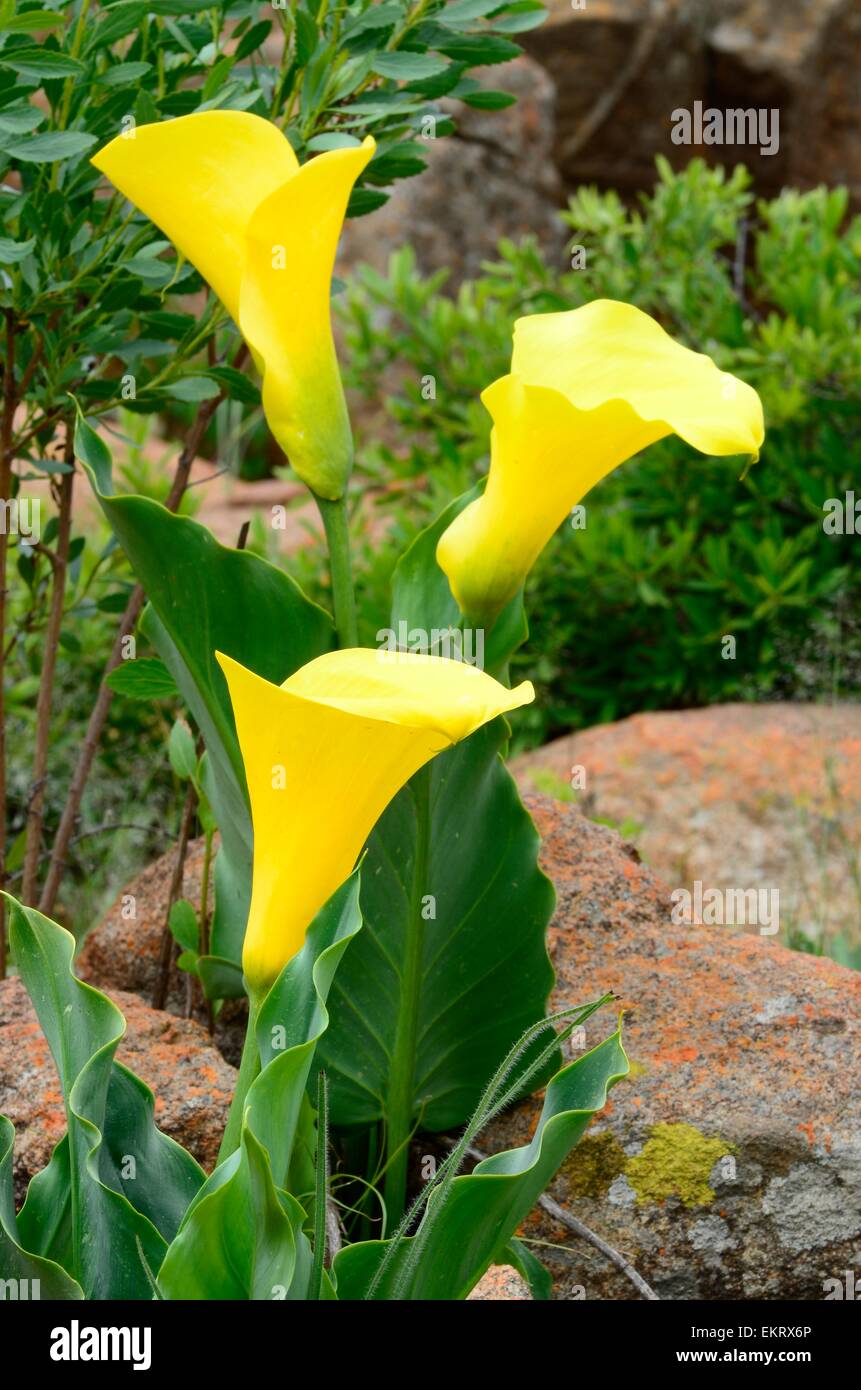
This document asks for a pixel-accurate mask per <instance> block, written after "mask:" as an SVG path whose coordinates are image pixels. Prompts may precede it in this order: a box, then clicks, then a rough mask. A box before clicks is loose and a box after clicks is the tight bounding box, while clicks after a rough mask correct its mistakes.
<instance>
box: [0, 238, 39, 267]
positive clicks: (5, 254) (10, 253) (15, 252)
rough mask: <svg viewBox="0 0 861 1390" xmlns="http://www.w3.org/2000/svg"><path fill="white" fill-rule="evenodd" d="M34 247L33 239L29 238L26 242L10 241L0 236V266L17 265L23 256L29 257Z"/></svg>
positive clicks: (34, 240)
mask: <svg viewBox="0 0 861 1390" xmlns="http://www.w3.org/2000/svg"><path fill="white" fill-rule="evenodd" d="M35 245H36V238H35V237H30V239H29V240H28V241H10V240H9V238H8V237H5V236H0V265H17V264H18V262H19V261H23V259H24V257H25V256H29V254H30V252H31V251H32V250H33V247H34V246H35Z"/></svg>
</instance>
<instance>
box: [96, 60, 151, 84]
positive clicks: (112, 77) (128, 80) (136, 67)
mask: <svg viewBox="0 0 861 1390" xmlns="http://www.w3.org/2000/svg"><path fill="white" fill-rule="evenodd" d="M148 72H152V63H116V64H115V65H114V66H113V67H112V68H108V70H107V72H102V73H99V76H98V78H97V81H98V82H99V83H100V84H101V85H102V86H103V87H131V86H134V85H136V84H137V83H138V82H140V80H141V78H142V77H146V75H147V73H148Z"/></svg>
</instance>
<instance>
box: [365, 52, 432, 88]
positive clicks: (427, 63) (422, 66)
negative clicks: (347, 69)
mask: <svg viewBox="0 0 861 1390" xmlns="http://www.w3.org/2000/svg"><path fill="white" fill-rule="evenodd" d="M447 67H448V63H447V62H446V60H445V59H444V58H439V57H437V56H436V55H434V54H432V53H408V52H405V51H404V50H400V51H398V52H394V53H378V54H377V55H376V57H375V58H374V68H373V70H374V72H375V73H377V75H378V76H379V77H391V78H394V79H395V81H398V82H415V81H417V80H418V79H419V78H423V77H438V76H439V74H440V73H441V72H445V70H446V68H447Z"/></svg>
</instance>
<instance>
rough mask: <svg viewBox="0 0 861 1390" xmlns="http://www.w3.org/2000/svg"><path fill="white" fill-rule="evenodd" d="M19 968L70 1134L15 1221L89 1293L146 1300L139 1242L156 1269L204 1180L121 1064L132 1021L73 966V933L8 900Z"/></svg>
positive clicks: (147, 1092)
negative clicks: (59, 1256) (59, 1257)
mask: <svg viewBox="0 0 861 1390" xmlns="http://www.w3.org/2000/svg"><path fill="white" fill-rule="evenodd" d="M7 901H8V902H9V904H10V907H11V914H10V923H9V936H10V941H11V944H12V948H13V950H14V952H15V960H16V962H17V965H18V969H19V971H20V974H21V978H22V980H23V982H24V985H25V987H26V990H27V993H28V994H29V996H30V999H31V1001H32V1004H33V1007H34V1009H35V1010H36V1014H37V1016H38V1019H39V1023H40V1024H41V1027H42V1031H43V1033H44V1034H45V1038H46V1041H47V1043H48V1046H49V1048H50V1050H51V1054H52V1056H53V1058H54V1063H55V1065H56V1067H57V1072H58V1074H59V1078H60V1085H61V1087H62V1090H63V1097H64V1103H65V1108H66V1124H67V1135H66V1138H65V1139H64V1140H63V1142H62V1143H61V1144H59V1145H58V1146H57V1149H55V1151H54V1154H53V1156H52V1159H51V1162H50V1164H49V1165H48V1168H47V1169H45V1170H44V1171H43V1173H40V1174H37V1176H36V1177H35V1178H34V1179H33V1181H32V1182H31V1184H30V1192H29V1193H28V1196H27V1201H26V1202H25V1204H24V1208H23V1209H22V1211H21V1213H20V1216H19V1219H18V1222H19V1230H20V1232H21V1234H22V1237H23V1238H25V1240H26V1239H27V1238H29V1239H30V1240H31V1241H32V1242H33V1243H35V1241H36V1240H40V1241H41V1242H42V1244H43V1245H44V1246H45V1247H46V1248H45V1249H44V1250H41V1251H40V1252H39V1253H41V1254H47V1253H48V1251H49V1250H50V1251H51V1253H52V1254H53V1252H54V1251H57V1252H58V1253H59V1252H60V1251H61V1250H62V1251H63V1252H64V1253H65V1256H66V1259H68V1262H69V1263H68V1264H66V1262H65V1260H64V1267H65V1268H66V1270H67V1272H68V1273H69V1274H70V1275H71V1276H72V1277H74V1278H75V1279H76V1280H77V1281H78V1282H79V1283H80V1285H81V1287H82V1288H83V1290H84V1293H85V1295H86V1297H88V1298H98V1299H102V1298H131V1299H137V1298H149V1296H150V1292H149V1285H148V1283H147V1280H146V1276H145V1272H144V1269H143V1266H142V1264H141V1258H140V1254H139V1247H140V1249H141V1250H142V1251H143V1253H144V1257H145V1258H146V1261H147V1263H148V1264H149V1266H150V1267H151V1268H152V1269H154V1270H157V1269H158V1268H159V1265H160V1264H161V1260H162V1257H163V1255H164V1252H165V1250H166V1249H167V1245H168V1242H169V1241H170V1239H171V1238H172V1236H173V1234H174V1233H175V1231H176V1229H177V1227H178V1225H179V1221H180V1218H181V1216H182V1215H183V1213H184V1211H185V1209H186V1208H187V1206H188V1204H189V1202H190V1201H191V1199H192V1197H193V1196H194V1194H195V1193H196V1191H197V1190H198V1188H199V1187H200V1185H201V1183H202V1182H203V1177H204V1175H203V1172H202V1170H201V1169H200V1168H199V1166H198V1165H197V1163H196V1162H195V1161H194V1159H193V1158H192V1157H191V1155H190V1154H187V1153H186V1152H185V1150H184V1149H182V1148H181V1147H180V1146H179V1144H176V1143H175V1142H174V1141H173V1140H172V1139H169V1138H168V1136H167V1135H165V1134H162V1133H161V1131H160V1130H158V1129H156V1127H155V1124H154V1121H153V1109H154V1102H153V1096H152V1092H151V1091H150V1090H149V1088H148V1087H147V1086H145V1085H144V1083H143V1082H142V1081H140V1080H139V1079H138V1077H136V1076H134V1075H133V1074H132V1073H131V1072H130V1071H128V1070H127V1069H126V1068H125V1067H123V1066H120V1065H119V1064H117V1063H115V1062H114V1060H113V1059H114V1053H115V1052H116V1048H117V1044H118V1043H119V1041H120V1039H121V1037H122V1036H123V1033H124V1032H125V1020H124V1019H123V1016H122V1014H121V1013H120V1011H119V1009H118V1008H117V1007H116V1005H114V1004H112V1003H111V1001H110V1000H109V999H107V998H106V997H105V995H103V994H100V993H99V991H98V990H96V989H93V988H92V987H91V986H90V985H86V984H84V983H83V982H82V981H81V980H78V979H77V978H76V977H75V975H74V974H73V973H72V958H73V956H74V951H75V942H74V938H73V937H72V936H71V935H70V933H69V932H67V931H65V929H64V928H63V927H59V926H57V924H56V923H55V922H51V921H50V920H49V919H48V918H47V917H43V916H42V914H41V913H39V912H36V911H35V909H33V908H27V907H22V906H21V904H20V903H18V902H16V901H15V899H14V898H7Z"/></svg>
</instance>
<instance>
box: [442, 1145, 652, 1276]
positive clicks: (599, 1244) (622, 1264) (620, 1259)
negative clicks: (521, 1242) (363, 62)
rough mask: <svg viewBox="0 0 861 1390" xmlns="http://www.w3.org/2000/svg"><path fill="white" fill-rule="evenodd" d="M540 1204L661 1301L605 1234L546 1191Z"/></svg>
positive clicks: (475, 1153)
mask: <svg viewBox="0 0 861 1390" xmlns="http://www.w3.org/2000/svg"><path fill="white" fill-rule="evenodd" d="M467 1153H468V1154H469V1156H470V1158H475V1159H478V1160H479V1161H481V1160H482V1159H484V1158H487V1154H485V1153H482V1152H481V1150H480V1149H476V1148H473V1147H470V1148H469V1149H467ZM538 1205H539V1206H540V1207H543V1209H544V1210H545V1211H546V1212H547V1214H548V1216H552V1217H553V1220H554V1221H558V1222H559V1224H560V1225H562V1226H567V1228H568V1230H569V1231H573V1233H574V1234H575V1235H578V1236H579V1237H580V1238H581V1240H585V1241H587V1242H588V1243H589V1245H593V1246H594V1247H595V1249H596V1250H600V1252H601V1254H602V1255H604V1256H606V1258H607V1259H608V1260H610V1261H611V1263H612V1264H614V1265H615V1266H616V1268H617V1269H619V1270H621V1272H622V1273H623V1274H624V1275H625V1276H626V1277H627V1278H628V1279H630V1281H631V1283H632V1284H633V1285H634V1288H635V1289H636V1290H637V1292H638V1293H640V1294H642V1296H643V1298H646V1299H648V1300H649V1301H650V1302H652V1303H660V1301H661V1300H660V1298H659V1297H658V1295H657V1294H656V1293H655V1291H654V1289H653V1288H651V1286H650V1285H649V1284H647V1283H646V1281H645V1279H644V1278H643V1276H642V1274H638V1273H637V1271H636V1270H635V1268H634V1266H633V1265H632V1264H631V1261H630V1260H629V1259H628V1258H627V1256H625V1255H622V1254H621V1253H620V1252H619V1251H618V1250H614V1249H613V1246H612V1245H608V1244H607V1241H606V1240H604V1238H603V1236H599V1235H597V1234H596V1233H595V1231H590V1229H589V1227H588V1226H585V1225H584V1224H583V1222H582V1221H579V1220H578V1219H577V1217H576V1216H572V1215H571V1213H570V1212H568V1211H566V1210H565V1208H564V1207H560V1205H559V1203H558V1202H554V1200H553V1198H552V1197H548V1196H547V1194H546V1192H545V1193H542V1195H541V1196H540V1197H539V1198H538Z"/></svg>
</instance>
